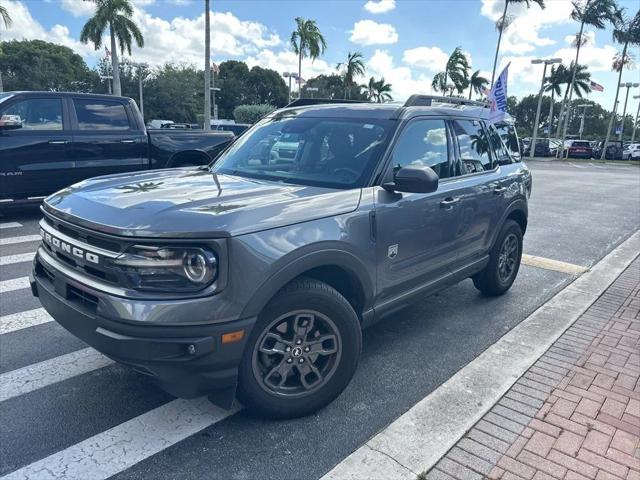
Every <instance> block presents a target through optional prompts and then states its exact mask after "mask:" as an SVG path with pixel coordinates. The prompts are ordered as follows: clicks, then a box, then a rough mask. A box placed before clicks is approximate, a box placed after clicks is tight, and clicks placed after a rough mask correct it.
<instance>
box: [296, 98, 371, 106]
mask: <svg viewBox="0 0 640 480" xmlns="http://www.w3.org/2000/svg"><path fill="white" fill-rule="evenodd" d="M332 103H369V102H368V101H367V100H346V99H342V98H298V99H296V100H294V101H293V102H291V103H289V104H288V105H287V106H286V107H285V108H289V107H305V106H307V105H322V104H332Z"/></svg>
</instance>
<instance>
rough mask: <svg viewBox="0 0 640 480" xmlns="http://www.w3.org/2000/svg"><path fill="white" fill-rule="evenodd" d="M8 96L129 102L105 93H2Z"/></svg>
mask: <svg viewBox="0 0 640 480" xmlns="http://www.w3.org/2000/svg"><path fill="white" fill-rule="evenodd" d="M3 93H5V94H8V95H20V96H34V97H48V96H52V97H60V96H62V97H70V96H73V97H78V96H81V97H90V98H103V99H105V100H108V99H112V100H113V99H114V98H121V99H125V100H131V99H130V98H129V97H119V96H116V95H109V94H106V93H81V92H51V91H29V90H20V91H12V92H3Z"/></svg>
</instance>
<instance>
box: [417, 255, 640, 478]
mask: <svg viewBox="0 0 640 480" xmlns="http://www.w3.org/2000/svg"><path fill="white" fill-rule="evenodd" d="M639 377H640V258H637V259H636V260H635V261H634V262H633V263H632V264H631V265H630V266H629V267H628V268H627V270H626V271H625V272H624V273H623V274H622V275H620V277H619V278H618V279H617V280H616V281H615V282H614V283H613V284H612V285H611V286H610V287H609V288H608V289H607V291H606V292H605V293H604V294H603V295H602V296H601V297H600V298H599V299H598V300H597V301H596V302H595V303H594V304H593V305H591V307H590V308H589V309H588V310H587V311H586V312H585V313H584V314H583V315H582V316H581V317H580V318H579V319H578V320H577V321H576V322H575V323H574V324H573V325H572V326H571V327H570V328H569V329H568V330H567V331H566V332H565V333H564V334H563V335H562V336H561V337H560V338H559V339H558V340H557V341H556V342H555V343H554V344H553V346H552V347H551V348H550V349H549V350H548V351H547V352H546V353H545V354H544V355H543V356H542V357H540V359H539V360H538V361H537V362H536V363H535V364H534V365H533V366H532V367H531V368H530V369H529V370H528V371H527V373H525V374H524V375H523V376H522V377H521V378H520V379H519V380H518V381H517V382H516V383H515V384H514V386H513V387H512V388H511V389H510V390H509V391H508V392H507V393H506V394H505V395H504V397H502V398H501V399H500V401H499V402H498V403H497V404H496V405H494V407H493V408H492V409H491V410H490V411H489V412H488V413H487V414H486V415H485V416H484V417H483V418H482V419H481V420H480V421H479V422H478V423H477V424H476V425H475V426H474V427H473V428H472V429H471V430H470V431H469V432H468V433H467V434H466V435H465V437H464V438H462V439H461V440H460V441H459V442H458V443H457V444H456V445H455V446H454V447H453V448H452V449H451V450H450V451H449V452H448V453H447V455H445V457H443V458H442V459H441V460H440V461H439V462H438V463H437V464H436V466H435V467H434V468H433V469H432V470H431V471H430V472H429V473H428V475H427V478H428V479H430V480H440V479H442V480H451V479H452V478H455V479H459V480H467V479H470V480H472V479H483V478H489V479H503V480H522V479H534V480H544V479H565V480H584V479H597V480H640V381H639Z"/></svg>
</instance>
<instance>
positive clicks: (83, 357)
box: [0, 348, 113, 402]
mask: <svg viewBox="0 0 640 480" xmlns="http://www.w3.org/2000/svg"><path fill="white" fill-rule="evenodd" d="M112 363H113V361H112V360H110V359H108V358H107V357H105V356H104V355H102V354H101V353H99V352H98V351H96V350H94V349H93V348H83V349H82V350H78V351H76V352H72V353H68V354H66V355H61V356H59V357H55V358H52V359H50V360H45V361H43V362H39V363H34V364H33V365H29V366H26V367H23V368H19V369H17V370H12V371H10V372H6V373H3V374H1V375H0V402H4V401H5V400H9V399H10V398H14V397H17V396H19V395H24V394H25V393H29V392H33V391H34V390H38V389H40V388H44V387H47V386H49V385H53V384H54V383H58V382H62V381H63V380H68V379H69V378H73V377H77V376H78V375H82V374H84V373H88V372H91V371H93V370H98V369H99V368H102V367H106V366H107V365H111V364H112Z"/></svg>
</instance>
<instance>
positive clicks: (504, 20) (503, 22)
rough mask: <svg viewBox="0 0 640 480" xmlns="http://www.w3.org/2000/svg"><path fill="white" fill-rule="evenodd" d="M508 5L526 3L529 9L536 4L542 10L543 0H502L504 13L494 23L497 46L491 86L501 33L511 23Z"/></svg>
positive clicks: (494, 74) (493, 74)
mask: <svg viewBox="0 0 640 480" xmlns="http://www.w3.org/2000/svg"><path fill="white" fill-rule="evenodd" d="M510 3H526V4H527V8H529V7H530V6H531V5H530V4H531V3H537V4H538V5H539V6H540V8H542V9H544V6H545V5H544V0H504V11H503V12H502V16H501V17H500V18H499V19H498V21H497V22H496V30H498V44H497V45H496V55H495V57H494V59H493V70H492V72H491V85H492V86H493V82H494V80H495V79H496V67H497V66H498V54H499V53H500V42H502V33H503V32H504V31H505V29H506V28H507V27H508V26H509V24H510V23H511V17H510V16H509V15H508V14H507V10H508V8H509V4H510Z"/></svg>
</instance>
